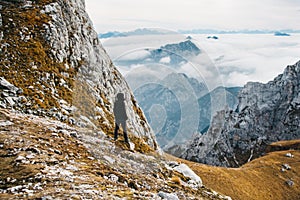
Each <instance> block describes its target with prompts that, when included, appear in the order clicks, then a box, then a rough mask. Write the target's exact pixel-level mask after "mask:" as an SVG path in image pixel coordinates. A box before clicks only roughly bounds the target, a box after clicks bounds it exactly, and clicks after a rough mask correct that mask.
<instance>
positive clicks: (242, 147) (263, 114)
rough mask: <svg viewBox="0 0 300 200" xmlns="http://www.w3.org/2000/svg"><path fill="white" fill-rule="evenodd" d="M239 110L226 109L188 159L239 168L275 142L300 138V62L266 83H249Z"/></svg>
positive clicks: (197, 141) (195, 142) (196, 142)
mask: <svg viewBox="0 0 300 200" xmlns="http://www.w3.org/2000/svg"><path fill="white" fill-rule="evenodd" d="M238 98H239V103H238V107H237V110H236V111H232V110H223V111H220V112H218V113H217V115H216V116H215V117H214V119H213V121H212V124H211V127H210V128H209V130H208V132H207V133H206V134H204V135H203V136H199V137H197V138H195V139H194V140H193V141H192V142H191V143H190V144H189V146H188V148H187V150H186V152H185V154H184V155H183V157H184V158H187V159H189V160H194V161H198V162H202V163H207V164H212V165H219V166H231V167H237V166H241V165H242V164H244V163H246V162H249V161H250V160H252V159H254V158H257V157H259V156H262V155H263V154H264V152H265V149H266V146H267V145H268V144H270V143H271V142H276V141H280V140H291V139H298V138H300V62H297V63H296V64H294V65H290V66H287V68H286V69H285V70H284V73H283V74H280V75H279V76H277V77H276V78H275V79H274V80H273V81H270V82H268V83H266V84H262V83H248V84H246V85H245V87H244V88H243V89H242V90H241V91H240V93H239V96H238Z"/></svg>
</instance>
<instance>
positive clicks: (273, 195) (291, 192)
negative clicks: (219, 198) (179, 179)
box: [177, 140, 300, 200]
mask: <svg viewBox="0 0 300 200" xmlns="http://www.w3.org/2000/svg"><path fill="white" fill-rule="evenodd" d="M277 144H278V143H277ZM279 144H281V146H285V147H288V146H290V145H295V144H298V145H299V140H298V141H282V142H279ZM272 145H276V143H275V144H272ZM286 153H291V154H292V155H294V157H293V158H289V157H286V156H285V154H286ZM177 160H178V161H180V162H183V163H186V164H187V165H189V166H190V167H191V168H192V169H193V170H194V171H195V172H196V173H197V174H198V175H199V176H200V177H201V178H202V180H203V183H204V184H205V186H207V187H208V188H211V189H213V190H216V191H217V192H220V193H222V194H225V195H228V196H231V197H232V199H234V200H260V199H263V200H274V199H276V200H284V199H286V200H287V199H289V200H297V199H300V151H299V150H285V151H276V152H271V153H268V154H267V155H266V156H263V157H261V158H258V159H255V160H253V161H251V162H249V163H247V164H245V165H244V166H242V167H240V168H222V167H214V166H208V165H204V164H199V163H194V162H190V161H186V160H182V159H177ZM286 163H287V164H289V165H290V166H291V170H286V171H284V172H282V171H281V168H282V165H283V164H286ZM288 180H292V181H293V182H294V185H293V186H289V185H288V184H287V181H288Z"/></svg>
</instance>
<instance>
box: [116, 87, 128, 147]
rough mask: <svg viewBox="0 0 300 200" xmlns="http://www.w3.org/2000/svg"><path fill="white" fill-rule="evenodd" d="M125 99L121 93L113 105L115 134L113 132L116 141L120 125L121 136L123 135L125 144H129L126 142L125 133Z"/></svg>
mask: <svg viewBox="0 0 300 200" xmlns="http://www.w3.org/2000/svg"><path fill="white" fill-rule="evenodd" d="M124 101H125V98H124V94H123V93H118V94H117V99H116V101H115V103H114V115H115V132H114V139H115V140H117V139H118V131H119V128H120V125H121V126H122V128H123V134H124V140H125V142H126V143H129V141H128V135H127V131H126V120H127V119H128V117H127V114H126V108H125V102H124Z"/></svg>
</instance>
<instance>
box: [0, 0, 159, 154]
mask: <svg viewBox="0 0 300 200" xmlns="http://www.w3.org/2000/svg"><path fill="white" fill-rule="evenodd" d="M0 11H1V15H0V19H1V20H0V22H1V23H0V52H1V60H0V65H1V70H0V77H1V87H0V92H1V97H0V106H1V107H3V108H11V109H15V110H19V111H22V112H25V113H29V114H31V113H33V114H36V115H41V116H49V117H53V118H56V119H58V120H60V121H64V122H67V123H69V124H74V125H78V126H91V127H94V128H96V127H100V128H101V129H102V130H103V131H104V132H106V133H108V134H111V133H112V132H113V127H114V116H113V112H112V110H113V109H112V107H113V102H114V100H115V96H116V94H117V93H118V92H123V93H124V94H125V97H126V103H127V113H128V117H129V120H128V121H127V122H128V123H127V124H128V129H129V133H130V134H131V135H133V136H135V137H139V138H141V139H142V140H144V142H146V143H147V144H148V145H150V146H151V147H152V148H156V142H155V139H154V136H153V134H152V131H151V129H150V127H149V125H148V123H147V121H146V119H145V117H144V114H143V113H142V111H141V109H140V108H139V107H138V105H137V103H136V101H135V99H134V97H133V94H132V92H131V90H130V89H129V87H128V85H127V83H126V82H125V80H124V79H123V77H122V76H121V74H120V73H119V72H118V71H117V69H116V68H115V67H114V65H113V64H112V62H111V60H110V58H109V57H108V55H107V54H106V52H105V50H104V49H103V48H102V46H101V44H100V43H99V40H98V37H97V34H96V32H95V30H94V29H93V26H92V23H91V21H90V19H89V17H88V15H87V13H86V12H85V4H84V0H70V1H64V0H39V1H37V0H36V1H0Z"/></svg>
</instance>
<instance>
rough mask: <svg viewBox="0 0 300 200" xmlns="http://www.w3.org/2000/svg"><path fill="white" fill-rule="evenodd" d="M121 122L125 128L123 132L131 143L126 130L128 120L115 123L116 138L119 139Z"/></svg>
mask: <svg viewBox="0 0 300 200" xmlns="http://www.w3.org/2000/svg"><path fill="white" fill-rule="evenodd" d="M119 124H121V126H122V128H123V134H124V140H125V142H126V143H129V141H128V135H127V130H126V121H121V122H119V123H117V122H116V123H115V133H114V139H115V140H117V139H118V131H119V128H120V127H119Z"/></svg>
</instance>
